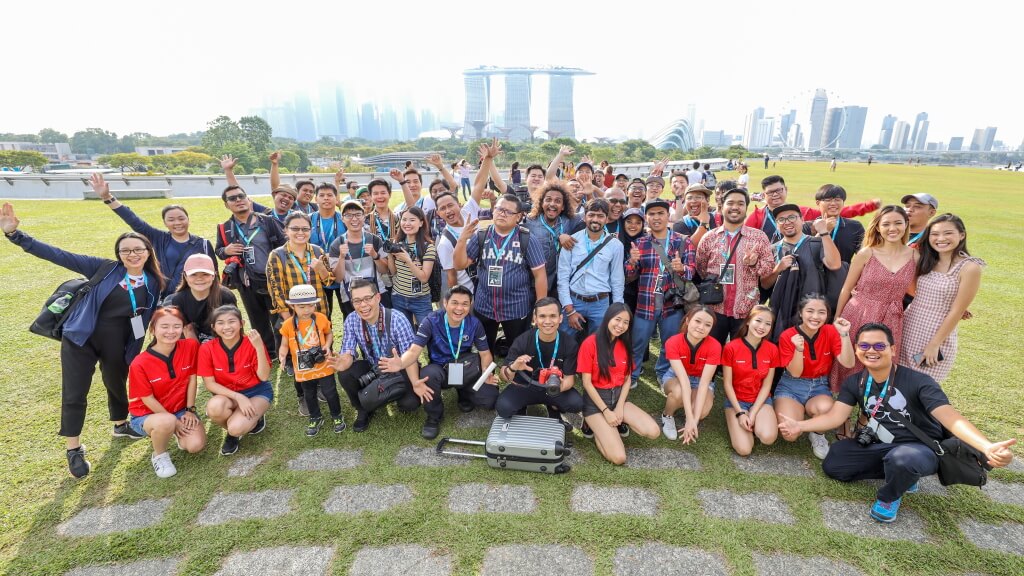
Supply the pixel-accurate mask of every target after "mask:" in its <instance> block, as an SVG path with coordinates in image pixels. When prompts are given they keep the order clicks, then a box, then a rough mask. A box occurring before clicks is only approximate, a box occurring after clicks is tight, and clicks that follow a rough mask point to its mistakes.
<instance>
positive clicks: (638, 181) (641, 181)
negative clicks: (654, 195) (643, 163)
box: [629, 178, 647, 190]
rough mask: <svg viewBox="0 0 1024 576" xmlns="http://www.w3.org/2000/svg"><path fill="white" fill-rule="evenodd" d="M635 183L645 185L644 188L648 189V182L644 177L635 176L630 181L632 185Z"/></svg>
mask: <svg viewBox="0 0 1024 576" xmlns="http://www.w3.org/2000/svg"><path fill="white" fill-rule="evenodd" d="M633 184H639V185H641V186H643V187H644V190H646V189H647V183H646V182H644V179H643V178H633V179H632V180H630V181H629V185H630V186H632V185H633Z"/></svg>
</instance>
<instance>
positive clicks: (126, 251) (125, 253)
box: [117, 248, 149, 256]
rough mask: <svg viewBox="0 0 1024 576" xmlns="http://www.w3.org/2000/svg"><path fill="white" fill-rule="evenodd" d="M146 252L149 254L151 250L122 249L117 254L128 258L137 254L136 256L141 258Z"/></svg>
mask: <svg viewBox="0 0 1024 576" xmlns="http://www.w3.org/2000/svg"><path fill="white" fill-rule="evenodd" d="M146 252H149V248H122V249H120V250H118V251H117V253H118V254H120V255H121V256H128V255H131V254H135V255H136V256H141V255H143V254H145V253H146Z"/></svg>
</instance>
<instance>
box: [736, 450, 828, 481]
mask: <svg viewBox="0 0 1024 576" xmlns="http://www.w3.org/2000/svg"><path fill="white" fill-rule="evenodd" d="M732 462H733V464H735V465H736V468H738V469H739V470H740V471H741V472H749V473H750V474H780V475H783V476H799V477H802V478H814V472H813V471H812V470H811V466H810V464H808V463H807V459H806V458H801V457H799V456H787V455H784V454H759V453H757V452H754V453H753V454H751V455H750V456H746V457H744V456H740V455H739V454H735V453H734V454H733V455H732ZM815 466H816V467H817V468H820V466H817V464H815Z"/></svg>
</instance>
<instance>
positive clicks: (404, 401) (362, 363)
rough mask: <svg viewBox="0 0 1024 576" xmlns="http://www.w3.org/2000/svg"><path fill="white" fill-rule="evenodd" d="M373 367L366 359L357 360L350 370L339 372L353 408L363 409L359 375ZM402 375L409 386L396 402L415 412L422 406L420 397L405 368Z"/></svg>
mask: <svg viewBox="0 0 1024 576" xmlns="http://www.w3.org/2000/svg"><path fill="white" fill-rule="evenodd" d="M371 369H372V367H371V366H370V363H369V362H367V361H366V360H356V361H355V362H353V363H352V366H350V367H349V369H348V370H345V371H344V372H339V373H338V381H339V382H340V383H341V387H342V388H344V389H345V393H346V394H348V400H349V402H351V403H352V407H353V408H355V409H356V410H358V411H360V412H362V411H363V406H362V404H360V402H359V377H360V376H362V375H363V374H366V373H367V372H369V371H370V370H371ZM402 377H403V378H405V382H406V384H408V386H409V387H408V389H407V390H406V392H405V395H404V396H402V397H401V398H399V399H398V400H397V401H396V402H395V404H396V405H397V406H398V409H399V410H401V411H402V412H413V411H414V410H416V409H417V408H419V407H420V397H419V396H417V395H416V393H415V392H413V391H412V383H410V382H409V376H408V375H407V374H406V373H405V371H404V370H403V371H402Z"/></svg>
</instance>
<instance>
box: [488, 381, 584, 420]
mask: <svg viewBox="0 0 1024 576" xmlns="http://www.w3.org/2000/svg"><path fill="white" fill-rule="evenodd" d="M532 404H543V405H545V406H546V407H547V409H548V415H550V416H552V417H557V416H560V415H561V413H562V412H567V413H570V414H574V413H577V412H579V411H581V410H583V396H580V393H579V392H577V391H576V389H575V388H572V389H570V390H566V391H565V392H561V393H559V394H556V395H554V396H548V393H547V392H545V391H544V389H543V388H541V387H540V386H521V385H519V384H509V385H508V386H506V387H505V389H504V390H502V391H501V394H499V395H498V401H497V402H496V403H495V405H494V410H495V411H496V412H497V413H498V416H501V417H502V418H511V417H512V416H513V415H514V414H517V413H519V412H521V411H522V410H525V409H526V407H527V406H530V405H532Z"/></svg>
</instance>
